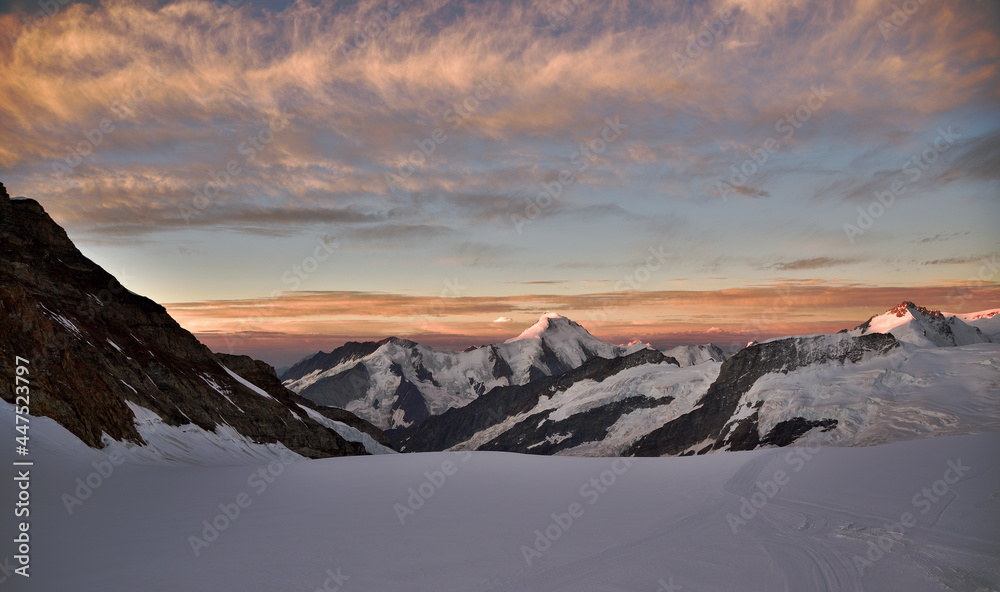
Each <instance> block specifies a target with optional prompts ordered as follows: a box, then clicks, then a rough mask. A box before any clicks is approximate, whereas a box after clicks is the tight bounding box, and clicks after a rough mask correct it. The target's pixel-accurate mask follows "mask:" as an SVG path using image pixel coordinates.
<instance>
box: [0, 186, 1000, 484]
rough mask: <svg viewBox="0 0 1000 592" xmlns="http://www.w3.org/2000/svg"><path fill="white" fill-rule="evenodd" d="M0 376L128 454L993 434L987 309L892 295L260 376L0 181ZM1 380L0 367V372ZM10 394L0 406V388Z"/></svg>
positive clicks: (534, 328)
mask: <svg viewBox="0 0 1000 592" xmlns="http://www.w3.org/2000/svg"><path fill="white" fill-rule="evenodd" d="M0 285H2V286H3V291H2V293H0V310H2V311H3V314H2V315H0V337H2V343H3V345H2V347H3V351H4V356H3V357H2V358H0V375H2V376H3V377H8V376H13V375H14V374H13V366H12V364H13V360H14V357H15V356H21V357H22V358H25V359H28V360H32V364H33V366H32V369H31V371H32V376H33V380H34V381H35V387H34V389H33V391H32V393H33V394H32V401H31V412H32V414H33V415H38V416H47V417H50V418H52V419H53V420H55V421H56V422H58V423H59V424H61V425H62V426H63V427H65V428H66V429H67V430H69V431H70V432H71V433H72V434H74V435H75V436H76V437H77V438H79V439H80V440H82V441H83V442H84V443H85V444H87V445H88V446H91V447H97V448H100V447H107V446H116V447H119V448H121V449H123V450H126V451H128V453H129V454H131V455H133V456H134V457H136V458H138V459H140V460H142V461H148V462H200V463H223V464H224V463H231V462H244V461H246V460H247V459H258V460H259V459H261V458H272V457H276V456H277V455H278V454H280V453H281V452H282V451H284V450H290V451H292V452H294V453H296V454H298V455H301V456H305V457H311V458H316V457H324V456H343V455H358V454H375V453H387V452H392V451H393V450H396V451H402V452H413V451H441V450H489V451H506V452H520V453H528V454H541V455H552V454H559V455H577V456H663V455H692V454H704V453H708V452H712V451H719V450H749V449H754V448H760V447H768V446H786V445H789V444H792V443H796V442H803V443H809V444H836V445H867V444H875V443H881V442H887V441H893V440H899V439H912V438H915V437H923V436H930V435H942V434H954V433H970V432H974V431H977V430H996V429H997V428H998V427H1000V413H998V411H997V408H996V405H994V404H992V403H991V401H992V399H994V398H995V397H996V395H997V392H998V390H1000V380H998V379H1000V346H998V342H1000V315H998V313H1000V309H992V310H985V311H979V312H974V313H967V314H952V313H943V312H940V311H936V310H930V309H927V308H924V307H921V306H918V305H916V304H914V303H912V302H908V301H907V302H902V303H899V304H898V305H896V306H893V307H892V308H890V309H888V310H887V311H886V312H884V313H882V314H878V315H874V316H872V317H871V318H869V319H868V320H867V321H865V322H863V323H860V324H859V325H858V326H856V327H855V328H853V329H845V330H843V331H841V332H840V333H837V334H833V335H809V336H794V337H785V338H777V339H771V340H768V341H764V342H762V343H752V344H749V345H748V346H747V347H745V348H743V349H741V350H739V351H737V352H735V353H733V354H732V355H726V353H725V352H723V350H722V349H721V348H719V347H717V346H715V345H712V344H704V345H686V346H679V347H676V348H673V349H670V350H665V351H660V350H658V349H656V348H654V347H652V346H650V345H648V344H642V343H635V344H629V345H616V344H611V343H606V342H604V341H602V340H600V339H598V338H597V337H595V336H594V335H592V334H591V333H590V332H589V331H587V329H586V328H584V327H583V326H582V325H580V324H578V323H576V322H574V321H572V320H570V319H568V318H566V317H564V316H562V315H560V314H558V313H555V312H547V313H545V314H543V315H541V317H540V318H539V319H538V321H537V322H536V323H534V324H533V325H531V326H530V327H528V328H526V329H525V330H524V331H523V332H521V333H520V334H519V335H517V336H515V337H512V338H510V339H508V340H506V341H504V342H502V343H495V344H487V345H482V346H475V347H470V348H468V349H466V350H465V351H441V350H436V349H433V348H430V347H428V346H425V345H422V344H419V343H416V342H414V341H410V340H406V339H400V338H396V337H389V338H386V339H383V340H381V341H374V342H363V343H359V342H348V343H346V344H344V345H343V346H341V347H338V348H336V349H334V350H332V351H330V352H329V353H326V352H318V353H316V354H313V355H311V356H308V357H306V358H305V359H303V360H301V361H300V362H298V363H296V364H295V365H294V366H292V367H290V368H288V369H287V370H285V371H284V372H283V373H282V374H281V376H280V378H279V377H278V375H277V373H276V372H275V370H274V369H273V368H272V367H270V366H269V365H267V364H266V363H264V362H261V361H259V360H254V359H252V358H249V357H247V356H235V355H226V354H220V353H215V352H212V351H210V350H209V349H208V348H207V347H206V346H204V345H203V344H201V343H200V342H199V341H198V340H197V339H196V338H195V337H194V336H193V335H192V334H191V333H189V332H188V331H186V330H184V329H183V328H182V327H181V326H180V325H178V324H177V323H176V321H174V320H173V319H172V318H171V317H170V316H169V315H168V314H167V312H166V310H165V309H164V308H163V307H162V306H160V305H159V304H157V303H155V302H153V301H151V300H149V299H147V298H144V297H142V296H139V295H137V294H134V293H132V292H130V291H128V290H127V289H125V288H124V287H123V286H122V285H121V284H120V283H119V282H118V281H117V280H116V279H115V278H114V277H113V276H111V275H110V274H109V273H107V272H106V271H105V270H103V269H101V268H100V266H98V265H97V264H95V263H94V262H92V261H90V260H89V259H87V258H86V257H84V256H83V255H82V254H81V253H80V251H79V250H78V249H77V248H76V247H75V246H74V245H73V243H72V242H71V241H70V239H69V238H68V236H67V235H66V233H65V231H64V230H63V229H62V228H60V227H59V226H58V225H57V224H56V223H55V222H54V221H53V220H52V219H51V218H50V217H49V216H48V215H47V214H46V213H45V211H44V210H43V208H42V207H41V205H40V204H39V203H38V202H36V201H34V200H31V199H24V198H17V199H13V200H12V199H10V198H9V196H8V195H7V193H6V190H5V189H3V186H2V185H0ZM5 380H6V378H5ZM12 393H13V389H5V390H4V391H3V399H4V400H5V401H6V402H7V403H13V401H14V399H13V394H12Z"/></svg>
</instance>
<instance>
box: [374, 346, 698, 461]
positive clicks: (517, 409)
mask: <svg viewBox="0 0 1000 592" xmlns="http://www.w3.org/2000/svg"><path fill="white" fill-rule="evenodd" d="M649 364H671V365H673V366H678V365H679V364H678V363H677V360H675V359H673V358H669V357H667V356H665V355H663V353H661V352H659V351H657V350H653V349H643V350H639V351H637V352H633V353H631V354H628V355H626V356H623V357H620V358H612V359H607V358H601V357H598V356H595V357H592V358H590V359H589V360H587V361H586V362H585V363H584V364H583V365H582V366H580V367H579V368H575V369H573V370H570V371H568V372H565V373H563V374H560V375H558V376H545V377H542V378H539V379H537V380H534V381H532V382H529V383H528V384H526V385H513V386H502V387H496V388H494V389H492V390H490V391H489V392H487V393H486V394H484V395H483V396H481V397H479V398H477V399H475V400H474V401H472V402H471V403H469V404H468V405H466V406H464V407H458V408H455V409H449V410H448V411H446V412H444V413H442V414H441V415H435V416H433V417H431V418H429V419H428V420H427V421H426V422H425V423H424V424H422V425H421V426H420V427H418V428H416V429H414V430H395V431H390V432H389V435H390V438H392V439H394V440H395V441H396V443H397V444H399V446H400V450H402V451H404V452H421V451H433V450H445V449H447V448H449V447H451V446H454V445H456V444H459V443H461V442H464V441H466V440H468V439H469V438H471V437H472V436H473V435H475V434H476V433H477V432H480V431H483V430H486V429H488V428H490V427H492V426H495V425H497V424H499V423H501V422H503V421H504V420H506V419H507V418H508V417H512V416H515V415H517V414H519V413H524V412H526V411H529V410H531V409H532V408H534V407H535V406H536V405H537V404H538V401H539V399H541V398H542V397H552V395H553V394H554V393H556V392H559V391H565V390H566V389H568V388H570V387H572V386H573V385H575V384H577V383H580V382H582V381H586V380H591V381H595V382H601V381H603V380H605V379H607V378H608V377H610V376H614V375H616V374H618V373H620V372H622V371H624V370H627V369H629V368H634V367H636V366H642V365H649ZM669 402H670V400H669V399H661V400H658V401H653V400H649V399H646V398H644V397H633V398H630V399H626V400H625V401H622V402H619V403H617V404H615V405H613V406H604V407H601V408H600V409H598V410H595V411H594V412H592V413H585V414H580V415H574V416H573V417H571V418H567V419H566V420H564V421H561V422H553V421H548V420H543V419H542V415H548V414H547V413H545V414H538V417H535V416H534V415H533V416H530V417H528V418H526V419H524V420H522V421H521V422H519V423H518V424H516V425H514V426H513V427H512V428H511V429H510V430H507V431H505V432H504V433H502V434H500V435H498V436H497V438H495V439H494V440H492V441H490V442H488V443H487V444H486V445H484V446H482V447H480V450H502V451H507V452H531V453H533V454H554V453H555V452H558V451H559V450H563V449H566V448H570V447H572V446H575V445H577V444H579V443H580V442H583V441H586V440H587V439H593V438H598V437H599V435H600V434H602V433H603V432H605V431H606V430H607V428H608V426H610V425H611V424H613V423H614V422H615V421H617V420H618V418H619V417H621V415H623V414H625V413H628V412H629V411H633V410H635V409H638V408H641V407H648V406H656V405H665V404H667V403H669ZM567 431H568V432H572V434H573V435H572V436H570V437H567V438H564V439H561V440H559V442H551V441H550V439H555V438H554V436H556V435H557V434H560V433H565V432H567Z"/></svg>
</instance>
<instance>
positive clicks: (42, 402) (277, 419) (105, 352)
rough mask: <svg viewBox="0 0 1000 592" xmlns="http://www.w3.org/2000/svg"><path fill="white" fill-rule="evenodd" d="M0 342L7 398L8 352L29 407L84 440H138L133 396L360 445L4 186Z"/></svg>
mask: <svg viewBox="0 0 1000 592" xmlns="http://www.w3.org/2000/svg"><path fill="white" fill-rule="evenodd" d="M0 348H2V350H3V351H2V356H0V389H2V396H3V398H4V400H6V401H8V402H13V400H14V397H13V394H14V389H13V388H11V387H10V384H11V383H12V377H13V376H14V373H13V365H14V360H15V356H21V357H22V358H26V359H27V360H29V361H30V363H29V367H30V369H31V406H30V407H31V413H32V414H33V415H36V416H47V417H51V418H53V419H55V420H56V421H58V422H59V423H60V424H62V425H63V426H64V427H66V428H67V429H68V430H69V431H71V432H72V433H73V434H75V435H76V436H78V437H79V438H80V439H81V440H83V441H84V442H86V443H87V444H89V445H90V446H94V447H100V446H102V444H103V438H104V437H105V436H107V437H110V438H113V439H115V440H123V441H130V442H134V443H137V444H143V443H144V440H143V437H142V435H141V434H140V433H139V432H138V431H137V429H136V426H135V416H134V413H133V409H132V408H131V407H130V405H138V406H141V407H143V408H146V409H148V410H150V411H152V412H153V413H155V414H156V415H158V416H160V417H161V418H162V419H163V421H164V422H165V423H167V424H169V425H185V424H194V425H196V426H198V427H199V428H202V429H204V430H208V431H213V430H214V429H215V428H216V426H220V425H229V426H231V427H232V428H234V429H235V430H236V431H237V432H239V433H240V434H241V435H243V436H244V437H246V438H248V439H250V440H252V441H254V442H258V443H276V442H278V443H282V444H284V445H285V446H287V447H288V448H290V449H292V450H294V451H296V452H298V453H300V454H303V455H304V456H309V457H324V456H339V455H348V454H363V453H364V449H363V447H362V446H361V445H359V444H356V443H352V442H347V441H346V440H344V439H343V438H342V437H340V436H339V435H338V434H337V433H335V432H334V431H332V430H330V429H327V428H325V427H323V426H321V425H320V424H318V423H317V422H316V421H314V420H312V419H310V418H309V417H308V416H307V414H306V413H305V412H304V411H302V410H301V408H299V407H298V406H297V404H296V401H294V400H293V399H291V398H290V397H289V396H286V395H284V394H283V391H279V390H278V389H277V388H276V387H278V386H280V384H277V385H276V384H275V382H276V381H277V378H276V377H275V378H274V379H273V380H271V379H270V378H269V376H268V374H271V375H273V371H269V370H268V369H269V367H268V368H264V367H262V366H260V365H259V364H257V363H255V362H253V361H251V360H249V358H247V359H245V360H244V359H235V358H230V357H226V358H225V361H227V362H228V363H229V365H230V366H231V367H232V368H234V369H235V371H233V370H230V369H228V368H227V367H225V366H223V364H222V360H220V357H218V356H216V355H215V354H213V353H212V352H211V351H209V349H208V348H207V347H205V346H204V345H203V344H201V343H200V342H199V341H198V340H197V339H196V338H195V337H194V336H193V335H191V334H190V333H189V332H187V331H186V330H184V329H183V328H182V327H181V326H180V325H178V324H177V322H176V321H174V320H173V319H172V318H171V317H170V315H169V314H167V312H166V310H165V309H164V308H163V307H162V306H160V305H159V304H157V303H155V302H153V301H152V300H149V299H148V298H144V297H142V296H139V295H137V294H134V293H132V292H129V291H128V290H127V289H125V288H124V287H123V286H122V285H121V284H120V283H119V282H118V281H117V280H116V279H115V278H114V277H113V276H111V274H109V273H108V272H106V271H105V270H104V269H102V268H101V267H100V266H98V265H97V264H95V263H94V262H93V261H90V260H89V259H87V258H86V257H84V256H83V254H82V253H80V251H79V250H77V248H76V247H75V246H74V245H73V243H72V241H71V240H70V239H69V237H68V236H67V235H66V232H65V231H64V230H63V229H62V228H61V227H60V226H59V225H58V224H56V223H55V222H54V221H53V220H52V219H51V218H50V217H49V216H48V214H46V213H45V211H44V210H43V208H42V206H41V205H40V204H39V203H38V202H37V201H35V200H31V199H18V200H11V199H9V196H8V194H7V191H6V189H5V188H3V186H2V185H0ZM264 366H266V365H264ZM255 380H256V381H259V383H258V384H264V385H265V386H267V387H268V388H267V389H265V390H260V389H259V388H258V385H255V384H252V383H253V382H254V381H255ZM356 419H357V418H354V420H356ZM338 420H339V421H343V419H338ZM354 420H352V421H354ZM359 421H360V420H359ZM359 425H360V424H359ZM367 429H368V430H373V431H372V432H370V433H375V434H378V433H379V432H378V431H377V430H375V429H374V428H372V427H371V426H368V428H367ZM381 438H382V439H384V435H382V436H381Z"/></svg>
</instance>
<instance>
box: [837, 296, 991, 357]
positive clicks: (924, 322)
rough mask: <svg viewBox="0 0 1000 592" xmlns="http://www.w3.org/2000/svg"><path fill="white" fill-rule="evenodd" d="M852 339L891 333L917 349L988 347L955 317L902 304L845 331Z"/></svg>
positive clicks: (985, 340)
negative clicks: (980, 345)
mask: <svg viewBox="0 0 1000 592" xmlns="http://www.w3.org/2000/svg"><path fill="white" fill-rule="evenodd" d="M849 333H851V334H852V335H865V334H867V333H891V334H892V335H893V336H894V337H895V338H896V339H898V340H900V341H904V342H907V343H910V344H912V345H917V346H922V347H926V346H939V347H947V346H959V345H970V344H973V343H988V342H990V338H989V337H988V336H987V335H985V334H984V333H983V332H982V331H980V330H979V329H978V328H977V327H974V326H972V325H969V324H968V323H966V322H965V321H963V320H962V319H960V318H958V317H956V316H955V315H946V314H944V313H942V312H941V311H939V310H932V309H929V308H926V307H923V306H919V305H917V304H914V303H913V302H911V301H909V300H904V301H903V302H900V303H899V304H897V305H896V306H894V307H892V308H890V309H889V310H887V311H886V312H884V313H882V314H880V315H875V316H873V317H871V318H870V319H868V320H867V321H865V322H864V323H862V324H860V325H858V326H857V327H855V328H854V329H853V330H852V331H849Z"/></svg>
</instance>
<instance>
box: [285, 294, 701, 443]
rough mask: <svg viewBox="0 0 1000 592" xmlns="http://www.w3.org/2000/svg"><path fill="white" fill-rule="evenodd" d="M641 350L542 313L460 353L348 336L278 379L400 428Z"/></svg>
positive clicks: (303, 393) (307, 395)
mask: <svg viewBox="0 0 1000 592" xmlns="http://www.w3.org/2000/svg"><path fill="white" fill-rule="evenodd" d="M645 348H646V346H645V345H643V344H636V345H632V346H627V347H626V346H619V345H612V344H610V343H605V342H603V341H601V340H600V339H598V338H596V337H594V336H593V335H591V334H590V333H589V332H588V331H587V330H586V329H585V328H583V327H582V326H580V325H579V324H577V323H575V322H573V321H571V320H570V319H567V318H566V317H563V316H561V315H559V314H556V313H551V312H549V313H545V314H544V315H542V316H541V318H539V319H538V322H536V323H535V324H534V325H532V326H531V327H529V328H527V329H525V330H524V332H522V333H521V334H520V335H518V336H517V337H514V338H513V339H508V340H507V341H505V342H504V343H498V344H492V345H486V346H482V347H478V348H474V349H469V350H466V351H463V352H457V351H440V350H435V349H432V348H430V347H427V346H424V345H420V344H418V343H415V342H413V341H408V340H405V339H398V338H395V337H390V338H388V339H385V340H383V341H378V342H368V343H356V342H349V343H347V344H345V345H344V346H342V347H340V348H337V349H335V350H334V351H332V352H330V353H324V352H319V353H317V354H316V355H314V356H311V357H309V358H306V359H305V360H302V361H301V362H299V363H297V364H295V365H294V366H292V367H291V368H290V369H289V370H288V371H286V372H285V373H284V374H283V375H282V380H283V382H284V384H285V386H286V387H288V388H289V389H291V390H293V391H295V392H296V393H298V394H300V395H301V396H303V397H305V398H307V399H309V400H311V401H314V402H316V403H318V404H320V405H329V406H334V407H342V408H344V409H347V410H348V411H351V412H353V413H355V414H357V415H358V416H360V417H363V418H365V419H367V420H368V421H371V422H372V423H373V424H375V425H377V426H379V427H381V428H383V429H388V428H408V427H414V426H417V425H420V424H422V423H423V422H425V421H426V420H427V419H428V418H429V417H431V416H434V415H439V414H441V413H444V412H445V411H447V410H448V409H451V408H454V407H462V406H464V405H467V404H468V403H469V402H470V401H472V400H474V399H475V398H476V397H478V396H480V395H482V394H483V393H485V392H486V391H488V390H490V389H492V388H494V387H498V386H508V385H521V384H526V383H528V382H531V381H533V380H537V379H539V378H543V377H546V376H553V375H556V374H561V373H563V372H567V371H569V370H572V369H574V368H577V367H579V366H580V365H582V364H583V363H584V362H585V361H587V360H588V359H589V358H592V357H594V356H601V357H604V358H614V357H620V356H623V355H626V354H628V353H632V352H634V351H638V350H640V349H645ZM703 355H711V353H707V354H703Z"/></svg>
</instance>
